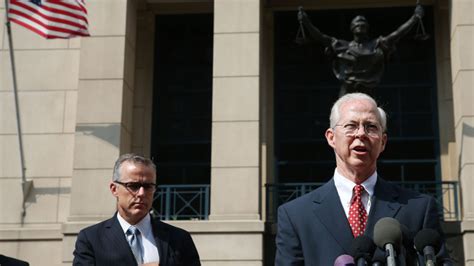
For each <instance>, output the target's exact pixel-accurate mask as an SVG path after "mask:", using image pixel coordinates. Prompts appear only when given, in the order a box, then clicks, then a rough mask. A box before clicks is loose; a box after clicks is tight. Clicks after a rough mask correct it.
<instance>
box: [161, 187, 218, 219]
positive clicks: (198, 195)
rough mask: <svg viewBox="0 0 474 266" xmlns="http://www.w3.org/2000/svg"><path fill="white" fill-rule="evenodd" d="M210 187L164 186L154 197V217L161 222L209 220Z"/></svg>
mask: <svg viewBox="0 0 474 266" xmlns="http://www.w3.org/2000/svg"><path fill="white" fill-rule="evenodd" d="M209 198H210V194H209V185H162V186H158V188H157V189H156V192H155V195H154V197H153V215H156V216H158V217H159V218H160V219H161V220H207V219H208V217H209Z"/></svg>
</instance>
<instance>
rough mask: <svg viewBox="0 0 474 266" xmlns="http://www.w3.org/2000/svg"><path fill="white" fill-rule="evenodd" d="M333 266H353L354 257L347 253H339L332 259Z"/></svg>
mask: <svg viewBox="0 0 474 266" xmlns="http://www.w3.org/2000/svg"><path fill="white" fill-rule="evenodd" d="M334 266H355V264H354V258H352V256H349V255H347V254H344V255H341V256H339V257H337V259H336V260H335V261H334Z"/></svg>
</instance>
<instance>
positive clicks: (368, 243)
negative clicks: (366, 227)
mask: <svg viewBox="0 0 474 266" xmlns="http://www.w3.org/2000/svg"><path fill="white" fill-rule="evenodd" d="M375 248H376V247H375V244H374V241H373V240H372V239H371V238H370V237H368V236H365V235H360V236H358V237H356V238H354V240H353V241H352V244H351V249H350V254H351V255H352V257H353V258H354V260H355V262H356V264H357V266H365V265H368V263H371V262H372V254H374V251H375Z"/></svg>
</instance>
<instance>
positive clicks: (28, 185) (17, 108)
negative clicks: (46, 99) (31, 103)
mask: <svg viewBox="0 0 474 266" xmlns="http://www.w3.org/2000/svg"><path fill="white" fill-rule="evenodd" d="M5 11H6V16H5V19H6V26H7V33H8V44H9V47H10V61H11V63H12V78H13V95H14V98H15V111H16V125H17V130H18V144H19V148H20V164H21V187H22V190H23V201H22V212H21V217H22V219H23V218H24V217H25V215H26V206H25V200H26V196H27V194H28V192H29V189H30V188H31V181H26V176H25V172H26V167H25V159H24V155H23V139H22V133H21V120H20V105H19V101H18V89H17V83H16V69H15V56H14V54H13V40H12V39H13V37H12V30H11V25H10V19H9V17H8V0H5Z"/></svg>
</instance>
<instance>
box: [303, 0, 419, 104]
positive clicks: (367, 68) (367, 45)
mask: <svg viewBox="0 0 474 266" xmlns="http://www.w3.org/2000/svg"><path fill="white" fill-rule="evenodd" d="M423 16H424V9H423V7H422V6H421V5H420V4H418V3H417V6H416V8H415V12H414V14H413V15H412V17H411V18H410V19H408V21H406V22H405V23H404V24H403V25H401V26H400V27H399V28H398V29H397V30H396V31H394V32H392V33H391V34H389V35H388V36H380V37H378V38H375V39H370V38H369V36H368V31H369V23H368V22H367V19H366V18H365V17H364V16H356V17H355V18H354V19H353V20H352V22H351V26H350V27H351V31H352V34H353V35H354V39H353V40H352V41H346V40H339V39H336V38H335V37H331V36H328V35H326V34H324V33H322V32H321V31H319V29H318V28H316V27H315V26H314V25H313V24H312V23H311V21H310V19H309V18H308V15H307V14H306V12H304V11H303V8H301V7H300V8H299V12H298V21H299V23H300V30H299V34H300V35H302V37H303V38H306V35H305V33H304V29H306V30H307V31H308V32H309V37H310V38H311V39H313V40H314V41H316V42H319V43H321V44H322V45H323V46H325V47H326V53H327V54H328V55H329V57H330V59H331V60H332V68H333V72H334V75H335V76H336V78H337V79H339V80H340V81H342V86H341V89H340V91H339V96H342V95H344V94H346V93H351V92H364V93H367V94H369V95H373V90H374V88H375V87H376V86H377V85H378V84H379V82H380V79H381V78H382V74H383V71H384V65H385V62H386V61H387V60H388V57H389V55H390V54H391V53H392V52H393V51H394V50H395V44H396V43H397V42H398V40H400V38H401V37H403V36H404V35H406V34H407V33H408V32H409V31H410V29H411V28H412V27H413V26H414V25H415V24H416V23H420V24H419V25H421V29H422V31H423V34H424V28H423V24H422V22H421V19H422V18H423Z"/></svg>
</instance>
